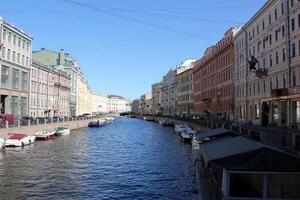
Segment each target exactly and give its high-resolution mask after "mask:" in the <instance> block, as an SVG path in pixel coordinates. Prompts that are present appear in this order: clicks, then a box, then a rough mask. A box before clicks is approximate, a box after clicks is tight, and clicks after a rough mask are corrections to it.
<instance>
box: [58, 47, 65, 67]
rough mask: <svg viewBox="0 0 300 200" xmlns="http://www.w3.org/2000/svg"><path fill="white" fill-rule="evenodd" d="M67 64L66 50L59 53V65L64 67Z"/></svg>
mask: <svg viewBox="0 0 300 200" xmlns="http://www.w3.org/2000/svg"><path fill="white" fill-rule="evenodd" d="M64 63H65V52H64V49H60V51H59V65H64Z"/></svg>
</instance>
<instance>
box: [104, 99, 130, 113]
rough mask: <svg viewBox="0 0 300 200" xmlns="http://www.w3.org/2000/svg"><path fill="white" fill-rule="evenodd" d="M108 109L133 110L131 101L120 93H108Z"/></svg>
mask: <svg viewBox="0 0 300 200" xmlns="http://www.w3.org/2000/svg"><path fill="white" fill-rule="evenodd" d="M107 110H108V112H111V113H123V112H130V111H131V102H130V101H129V100H127V99H125V98H124V97H121V96H118V95H108V97H107Z"/></svg>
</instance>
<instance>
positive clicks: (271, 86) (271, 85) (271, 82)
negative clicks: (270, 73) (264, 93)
mask: <svg viewBox="0 0 300 200" xmlns="http://www.w3.org/2000/svg"><path fill="white" fill-rule="evenodd" d="M272 89H273V80H272V78H270V90H272Z"/></svg>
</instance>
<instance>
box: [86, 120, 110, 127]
mask: <svg viewBox="0 0 300 200" xmlns="http://www.w3.org/2000/svg"><path fill="white" fill-rule="evenodd" d="M106 124H107V123H106V122H105V120H101V121H100V120H98V121H92V122H90V123H89V124H88V127H90V128H99V127H103V126H105V125H106Z"/></svg>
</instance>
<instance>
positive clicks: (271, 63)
mask: <svg viewBox="0 0 300 200" xmlns="http://www.w3.org/2000/svg"><path fill="white" fill-rule="evenodd" d="M272 65H273V61H272V55H270V67H272Z"/></svg>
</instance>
